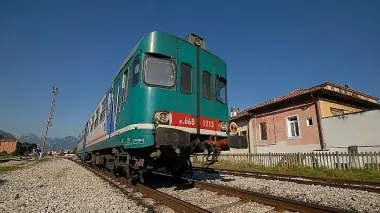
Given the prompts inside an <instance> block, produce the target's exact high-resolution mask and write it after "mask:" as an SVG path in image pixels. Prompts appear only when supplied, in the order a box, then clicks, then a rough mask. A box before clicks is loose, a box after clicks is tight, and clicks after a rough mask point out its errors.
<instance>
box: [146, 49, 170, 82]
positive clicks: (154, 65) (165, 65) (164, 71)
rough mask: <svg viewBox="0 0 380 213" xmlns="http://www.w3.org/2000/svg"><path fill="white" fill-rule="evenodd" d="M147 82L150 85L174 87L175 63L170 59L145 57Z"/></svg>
mask: <svg viewBox="0 0 380 213" xmlns="http://www.w3.org/2000/svg"><path fill="white" fill-rule="evenodd" d="M144 68H145V71H144V72H145V73H144V76H145V82H146V83H147V84H150V85H156V86H163V87H172V86H174V83H175V76H174V72H175V71H174V65H173V63H172V61H171V60H170V59H166V58H154V57H151V56H149V57H148V58H146V59H145V67H144Z"/></svg>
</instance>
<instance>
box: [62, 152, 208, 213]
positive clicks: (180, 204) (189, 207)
mask: <svg viewBox="0 0 380 213" xmlns="http://www.w3.org/2000/svg"><path fill="white" fill-rule="evenodd" d="M68 159H69V160H72V161H73V162H75V163H77V164H79V165H81V166H83V167H84V168H86V169H88V170H89V171H92V172H93V173H94V174H95V175H97V176H99V177H101V178H102V179H103V180H105V181H107V182H109V183H111V184H112V185H113V186H115V187H117V188H118V189H120V190H122V191H125V190H124V189H123V187H121V186H120V185H124V186H125V185H128V186H130V187H133V188H134V189H135V190H137V191H139V192H141V193H143V194H145V195H146V196H148V197H150V198H153V199H154V200H156V201H157V202H159V203H161V204H162V205H165V206H168V207H169V208H171V209H173V210H175V211H176V212H182V213H211V212H210V211H208V210H206V209H203V208H201V207H198V206H196V205H193V204H191V203H188V202H186V201H183V200H180V199H178V198H176V197H173V196H171V195H168V194H165V193H163V192H160V191H158V190H155V189H152V188H149V187H147V186H144V185H141V184H136V185H135V186H133V185H131V184H130V181H129V180H127V179H126V178H123V177H115V176H114V175H113V174H112V173H111V172H108V171H104V170H101V169H99V168H94V167H91V166H89V165H87V164H85V163H82V162H79V161H77V160H73V159H70V158H68Z"/></svg>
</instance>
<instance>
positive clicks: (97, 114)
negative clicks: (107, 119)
mask: <svg viewBox="0 0 380 213" xmlns="http://www.w3.org/2000/svg"><path fill="white" fill-rule="evenodd" d="M95 116H96V117H95V128H96V127H97V126H98V124H99V107H98V108H97V109H96V115H95Z"/></svg>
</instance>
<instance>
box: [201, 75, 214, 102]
mask: <svg viewBox="0 0 380 213" xmlns="http://www.w3.org/2000/svg"><path fill="white" fill-rule="evenodd" d="M202 78H203V80H202V82H203V97H204V98H206V99H208V100H211V99H212V79H211V74H210V73H209V72H207V71H203V74H202Z"/></svg>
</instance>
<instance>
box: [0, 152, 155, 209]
mask: <svg viewBox="0 0 380 213" xmlns="http://www.w3.org/2000/svg"><path fill="white" fill-rule="evenodd" d="M0 191H1V193H0V212H3V213H8V212H28V213H29V212H49V213H50V212H67V213H68V212H70V213H71V212H98V213H101V212H148V209H147V208H146V207H143V206H139V205H138V204H137V203H136V202H135V201H133V200H131V199H128V198H127V197H126V196H125V195H124V194H122V193H121V192H120V191H119V190H117V189H115V188H114V187H112V186H110V185H109V184H108V183H106V182H104V181H103V180H102V179H100V178H99V177H96V176H95V175H94V174H93V173H92V172H90V171H88V170H86V169H85V168H83V167H81V166H79V165H77V164H76V163H74V162H71V161H69V160H65V159H54V160H49V161H45V162H41V163H37V164H36V165H32V166H30V167H27V168H24V169H19V170H16V171H12V172H7V173H3V174H0Z"/></svg>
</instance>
